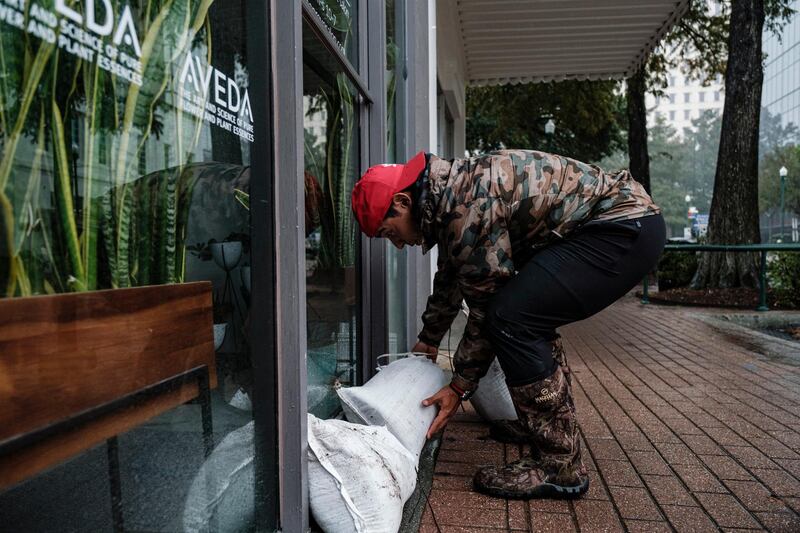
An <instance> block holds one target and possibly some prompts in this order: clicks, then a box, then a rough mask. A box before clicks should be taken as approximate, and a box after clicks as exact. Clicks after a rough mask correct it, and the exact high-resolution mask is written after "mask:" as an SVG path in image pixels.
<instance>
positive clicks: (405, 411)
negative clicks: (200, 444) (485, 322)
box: [183, 357, 447, 533]
mask: <svg viewBox="0 0 800 533" xmlns="http://www.w3.org/2000/svg"><path fill="white" fill-rule="evenodd" d="M446 382H447V381H446V378H445V376H444V373H443V372H442V370H441V369H440V368H439V367H438V366H436V365H435V364H434V363H432V362H431V361H429V360H428V359H426V358H425V357H408V358H406V359H400V360H397V361H394V362H393V363H391V364H389V365H388V366H385V367H383V368H382V369H381V371H380V372H379V373H378V374H377V375H376V376H375V377H373V378H372V379H371V380H370V381H369V382H367V383H366V384H365V385H363V386H361V387H351V388H347V389H339V390H338V391H337V392H338V394H339V398H340V399H341V402H342V407H343V409H344V413H345V416H346V417H347V420H348V421H344V420H320V419H318V418H316V417H315V416H314V415H312V414H309V415H308V487H309V504H310V507H311V513H312V515H313V516H314V519H315V520H316V522H317V524H318V525H319V526H320V527H321V528H322V529H323V530H324V531H325V532H326V533H396V532H397V530H398V529H399V527H400V522H401V520H402V516H403V506H404V505H405V502H406V501H407V500H408V498H409V497H410V496H411V494H412V493H413V491H414V488H415V486H416V482H417V464H418V461H419V455H420V453H421V451H422V448H423V446H424V445H425V440H426V433H427V431H428V428H429V427H430V424H431V422H433V419H434V417H435V416H436V409H435V408H434V407H422V400H424V399H425V398H428V397H429V396H432V395H433V394H435V393H436V392H437V391H438V390H439V389H440V388H442V387H443V386H444V385H445V384H446ZM254 454H255V451H254V444H253V422H250V423H248V424H246V425H245V426H242V427H241V428H239V429H237V430H235V431H233V432H231V433H230V434H228V435H227V436H226V437H225V438H224V439H223V440H222V442H220V444H219V445H218V446H217V447H216V448H215V449H214V451H213V452H212V453H211V456H210V457H208V459H206V461H205V462H204V463H203V465H202V467H201V468H200V470H199V472H198V473H197V475H196V476H195V478H194V480H193V482H192V485H191V487H190V490H189V494H188V496H187V498H186V504H185V507H184V516H183V525H184V530H185V531H191V532H206V531H246V530H248V529H249V528H250V526H251V525H252V520H253V517H254V503H255V502H254V499H253V484H254V469H253V457H254Z"/></svg>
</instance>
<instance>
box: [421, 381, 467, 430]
mask: <svg viewBox="0 0 800 533" xmlns="http://www.w3.org/2000/svg"><path fill="white" fill-rule="evenodd" d="M460 404H461V400H460V399H459V397H458V394H456V392H455V391H454V390H453V389H451V388H450V387H449V386H447V385H445V386H444V387H442V388H441V389H439V392H437V393H436V394H434V395H433V396H431V397H430V398H426V399H425V400H422V405H424V406H425V407H428V406H431V405H435V406H437V407H438V408H439V414H438V415H436V418H434V419H433V423H432V424H431V427H430V428H429V429H428V438H431V435H433V434H435V433H438V432H439V431H441V430H442V429H444V427H445V426H446V425H447V422H449V421H450V417H452V416H453V415H454V414H456V411H457V410H458V406H459V405H460Z"/></svg>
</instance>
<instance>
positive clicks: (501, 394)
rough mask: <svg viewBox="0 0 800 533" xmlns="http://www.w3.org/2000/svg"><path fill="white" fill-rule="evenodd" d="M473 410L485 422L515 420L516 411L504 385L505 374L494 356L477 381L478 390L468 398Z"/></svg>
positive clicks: (506, 386)
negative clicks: (486, 370) (486, 369)
mask: <svg viewBox="0 0 800 533" xmlns="http://www.w3.org/2000/svg"><path fill="white" fill-rule="evenodd" d="M469 401H470V402H471V403H472V406H473V407H474V408H475V412H477V413H478V415H479V416H480V417H481V418H483V419H484V420H485V421H487V422H494V421H495V420H516V419H517V412H516V410H515V409H514V403H513V401H512V400H511V393H510V392H508V385H506V375H505V374H504V373H503V369H502V368H500V362H499V361H498V360H497V358H496V357H495V359H494V361H492V365H491V366H490V367H489V371H488V372H487V373H486V375H485V376H483V378H481V380H480V381H479V382H478V390H476V391H475V394H473V395H472V398H470V400H469Z"/></svg>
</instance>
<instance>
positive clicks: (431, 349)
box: [411, 341, 452, 392]
mask: <svg viewBox="0 0 800 533" xmlns="http://www.w3.org/2000/svg"><path fill="white" fill-rule="evenodd" d="M411 351H412V352H418V353H424V354H425V357H427V358H428V359H430V360H431V361H433V362H434V363H435V362H436V357H437V356H438V355H439V348H437V347H436V346H431V345H430V344H425V343H424V342H422V341H419V342H417V344H415V345H414V347H413V348H411ZM451 392H452V391H451Z"/></svg>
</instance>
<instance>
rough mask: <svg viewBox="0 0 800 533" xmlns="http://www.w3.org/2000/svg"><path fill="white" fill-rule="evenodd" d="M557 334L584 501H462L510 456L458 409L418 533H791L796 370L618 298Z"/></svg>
mask: <svg viewBox="0 0 800 533" xmlns="http://www.w3.org/2000/svg"><path fill="white" fill-rule="evenodd" d="M562 334H563V336H564V340H565V345H566V348H567V356H568V358H569V361H570V365H571V367H572V369H573V371H574V376H575V380H574V381H575V384H574V393H575V401H576V404H577V410H578V419H579V421H580V424H581V430H582V433H583V437H584V448H583V450H584V461H585V463H586V465H587V467H588V468H589V469H590V476H591V489H590V491H589V493H588V494H587V495H586V497H585V498H584V499H582V500H580V501H575V502H566V501H552V500H551V501H545V500H539V501H537V500H532V501H531V502H530V503H526V502H520V501H506V500H500V499H493V498H488V497H485V496H483V495H480V494H477V493H475V492H472V481H471V476H472V474H473V472H474V470H475V467H476V465H479V464H485V463H493V462H494V463H499V462H501V461H511V460H514V459H516V458H517V457H519V454H520V449H519V447H518V446H511V445H508V446H504V445H502V444H499V443H496V442H494V441H492V440H489V439H488V436H487V435H488V430H487V426H486V425H485V424H483V423H482V422H481V421H480V419H479V418H478V417H477V416H476V415H475V414H474V412H471V410H470V409H469V408H467V411H466V412H465V413H463V414H459V415H458V417H457V419H456V420H454V421H453V422H452V423H451V424H450V426H449V427H448V429H447V430H446V432H445V435H444V442H443V445H442V450H441V453H440V455H439V460H438V463H437V466H436V473H435V477H434V480H433V490H432V491H431V495H430V500H429V505H428V508H427V509H426V512H425V515H424V516H423V519H422V526H421V528H420V532H422V533H432V532H437V531H442V532H462V531H470V532H480V531H483V532H486V533H489V532H491V531H492V530H494V531H508V530H512V531H517V530H519V531H537V532H539V531H558V532H561V531H582V532H587V531H588V532H596V531H626V530H627V531H631V532H634V531H642V532H659V531H687V532H688V531H690V532H702V531H718V530H720V529H722V530H725V531H740V530H748V529H749V530H763V529H767V530H770V531H781V532H788V531H798V532H800V516H798V513H800V481H798V479H800V368H798V367H797V366H790V365H787V364H780V363H777V362H773V361H770V360H769V359H767V358H765V357H763V356H760V355H758V354H755V353H753V352H750V351H748V350H747V349H745V348H742V347H740V346H738V345H737V344H734V343H732V342H730V341H728V340H727V339H726V337H725V336H724V335H723V334H721V333H718V332H716V331H715V330H714V329H713V328H712V327H711V326H709V325H707V324H705V323H703V322H699V321H697V320H696V319H693V318H691V317H690V316H688V312H687V311H686V310H682V309H678V308H666V307H656V306H647V307H645V306H641V305H639V304H638V302H637V301H636V300H635V299H634V298H633V297H631V296H629V297H626V298H624V299H623V300H621V301H620V302H618V303H617V304H615V305H614V306H612V307H611V308H610V309H607V310H605V311H603V312H602V313H600V314H598V315H596V316H594V317H592V318H591V319H589V320H587V321H584V322H581V323H579V324H572V325H570V326H569V327H566V328H563V331H562ZM798 360H800V358H799V359H798ZM484 528H485V529H484Z"/></svg>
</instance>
